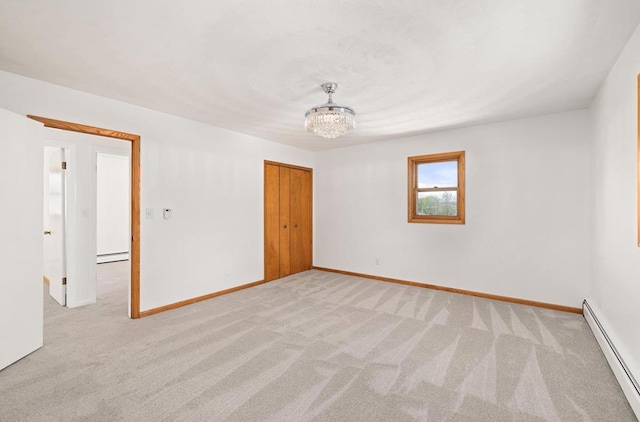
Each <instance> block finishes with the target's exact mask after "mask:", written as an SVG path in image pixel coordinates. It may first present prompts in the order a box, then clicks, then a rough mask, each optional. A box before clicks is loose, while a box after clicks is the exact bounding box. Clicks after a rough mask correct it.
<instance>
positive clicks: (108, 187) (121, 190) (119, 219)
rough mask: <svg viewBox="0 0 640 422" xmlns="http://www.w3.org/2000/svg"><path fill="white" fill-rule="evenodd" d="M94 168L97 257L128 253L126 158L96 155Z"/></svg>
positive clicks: (127, 158)
mask: <svg viewBox="0 0 640 422" xmlns="http://www.w3.org/2000/svg"><path fill="white" fill-rule="evenodd" d="M116 142H117V141H116ZM120 142H121V143H124V142H122V141H120ZM127 144H129V142H127ZM96 167H97V186H96V196H97V213H96V226H97V254H98V255H105V254H115V253H122V252H129V245H130V243H131V236H130V234H129V233H130V230H129V226H130V221H131V219H130V218H129V213H130V208H131V199H130V197H129V191H130V190H131V189H130V186H131V184H130V179H129V168H130V164H129V157H128V156H126V155H125V156H122V155H114V154H104V153H99V154H98V157H97V166H96Z"/></svg>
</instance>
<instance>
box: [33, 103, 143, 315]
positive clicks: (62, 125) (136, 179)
mask: <svg viewBox="0 0 640 422" xmlns="http://www.w3.org/2000/svg"><path fill="white" fill-rule="evenodd" d="M27 117H29V118H31V119H33V120H36V121H38V122H41V123H43V124H44V126H45V127H47V128H52V129H60V130H67V131H72V132H79V133H84V134H89V135H97V136H105V137H108V138H114V139H117V140H120V141H125V142H130V145H131V163H130V175H131V179H130V189H131V204H130V226H131V247H130V262H131V270H130V280H131V283H130V284H131V286H130V297H131V303H130V306H129V311H128V312H129V316H130V318H134V319H135V318H140V136H139V135H135V134H130V133H125V132H119V131H114V130H110V129H104V128H99V127H94V126H87V125H82V124H79V123H71V122H65V121H61V120H55V119H49V118H46V117H39V116H32V115H28V116H27ZM94 265H95V261H94Z"/></svg>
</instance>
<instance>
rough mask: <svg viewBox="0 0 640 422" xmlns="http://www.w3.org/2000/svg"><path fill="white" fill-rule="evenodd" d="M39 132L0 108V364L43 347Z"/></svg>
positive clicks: (26, 122) (40, 131)
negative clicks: (0, 147)
mask: <svg viewBox="0 0 640 422" xmlns="http://www.w3.org/2000/svg"><path fill="white" fill-rule="evenodd" d="M41 136H42V128H41V127H39V126H38V125H37V124H36V123H35V122H30V121H27V120H26V119H23V118H21V116H18V115H16V114H14V113H10V112H8V111H6V110H0V144H1V145H2V154H0V198H2V206H1V207H0V291H1V292H2V293H1V294H0V369H2V368H4V367H5V366H7V365H9V364H11V363H13V362H15V361H16V360H18V359H20V358H22V357H23V356H25V355H26V354H28V353H31V352H33V351H34V350H36V349H37V348H39V347H41V346H42V338H43V336H42V334H43V332H42V327H43V325H42V290H43V283H42V237H43V234H42V232H43V229H42V180H43V179H42V177H43V176H42V173H43V172H42V161H43V149H42V146H41V145H40V141H39V140H40V137H41ZM17 182H19V183H17Z"/></svg>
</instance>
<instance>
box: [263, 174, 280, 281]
mask: <svg viewBox="0 0 640 422" xmlns="http://www.w3.org/2000/svg"><path fill="white" fill-rule="evenodd" d="M276 278H280V167H279V166H275V165H271V164H265V166H264V280H265V281H271V280H275V279H276Z"/></svg>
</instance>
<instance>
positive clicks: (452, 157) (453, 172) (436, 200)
mask: <svg viewBox="0 0 640 422" xmlns="http://www.w3.org/2000/svg"><path fill="white" fill-rule="evenodd" d="M409 222H410V223H439V224H464V151H457V152H446V153H443V154H430V155H420V156H417V157H409Z"/></svg>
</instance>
